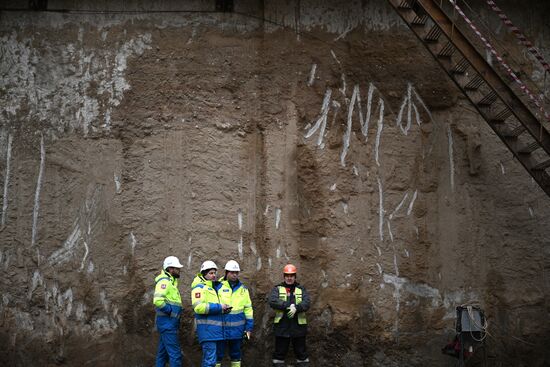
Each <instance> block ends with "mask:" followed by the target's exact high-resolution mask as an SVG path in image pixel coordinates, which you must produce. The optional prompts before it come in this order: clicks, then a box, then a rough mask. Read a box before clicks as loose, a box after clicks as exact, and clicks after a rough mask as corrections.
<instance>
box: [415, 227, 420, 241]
mask: <svg viewBox="0 0 550 367" xmlns="http://www.w3.org/2000/svg"><path fill="white" fill-rule="evenodd" d="M414 231H415V232H416V239H418V238H420V233H419V232H418V227H417V226H414Z"/></svg>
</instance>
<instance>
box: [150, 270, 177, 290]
mask: <svg viewBox="0 0 550 367" xmlns="http://www.w3.org/2000/svg"><path fill="white" fill-rule="evenodd" d="M162 279H168V280H169V281H170V283H172V284H173V285H174V286H175V287H177V286H178V280H177V279H176V278H174V276H173V275H172V274H170V273H169V272H167V271H166V270H161V272H160V274H159V275H157V277H156V278H155V283H158V282H159V281H160V280H162Z"/></svg>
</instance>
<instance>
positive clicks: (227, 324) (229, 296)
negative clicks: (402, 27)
mask: <svg viewBox="0 0 550 367" xmlns="http://www.w3.org/2000/svg"><path fill="white" fill-rule="evenodd" d="M220 285H221V286H220V289H219V290H218V295H219V297H220V302H221V303H226V304H228V305H230V306H231V307H232V309H231V312H229V313H227V314H225V315H224V338H225V339H241V338H242V337H243V335H244V332H245V331H252V328H253V327H254V313H253V310H252V301H251V300H250V293H249V292H248V288H246V286H245V285H244V284H243V283H241V282H240V281H239V282H238V283H237V285H236V286H235V287H234V288H231V284H230V283H229V281H228V280H226V279H225V278H221V279H220Z"/></svg>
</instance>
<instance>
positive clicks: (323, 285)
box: [321, 269, 328, 288]
mask: <svg viewBox="0 0 550 367" xmlns="http://www.w3.org/2000/svg"><path fill="white" fill-rule="evenodd" d="M321 275H322V277H323V281H322V282H321V287H323V288H326V287H328V276H327V272H326V271H324V270H323V269H321Z"/></svg>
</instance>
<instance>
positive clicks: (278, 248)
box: [275, 246, 281, 259]
mask: <svg viewBox="0 0 550 367" xmlns="http://www.w3.org/2000/svg"><path fill="white" fill-rule="evenodd" d="M275 256H277V259H279V258H280V257H281V247H280V246H279V247H277V252H276V253H275Z"/></svg>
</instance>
